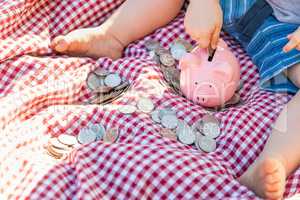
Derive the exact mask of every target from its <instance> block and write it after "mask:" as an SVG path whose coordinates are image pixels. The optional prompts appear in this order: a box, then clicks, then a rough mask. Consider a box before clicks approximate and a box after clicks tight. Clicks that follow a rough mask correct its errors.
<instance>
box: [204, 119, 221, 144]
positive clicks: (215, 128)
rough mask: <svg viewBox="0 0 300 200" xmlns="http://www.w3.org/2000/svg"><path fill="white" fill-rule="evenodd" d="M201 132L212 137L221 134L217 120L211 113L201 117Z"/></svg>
mask: <svg viewBox="0 0 300 200" xmlns="http://www.w3.org/2000/svg"><path fill="white" fill-rule="evenodd" d="M201 133H203V134H204V135H206V136H207V137H210V138H213V139H214V138H217V137H219V136H220V134H221V129H220V123H219V121H218V120H217V119H216V118H215V117H214V116H212V115H205V116H204V117H203V118H202V131H201Z"/></svg>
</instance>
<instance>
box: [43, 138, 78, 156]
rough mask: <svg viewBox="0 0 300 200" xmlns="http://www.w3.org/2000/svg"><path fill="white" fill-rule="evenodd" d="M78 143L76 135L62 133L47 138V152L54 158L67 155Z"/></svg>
mask: <svg viewBox="0 0 300 200" xmlns="http://www.w3.org/2000/svg"><path fill="white" fill-rule="evenodd" d="M77 145H78V142H77V139H76V137H74V136H72V135H67V134H62V135H60V136H58V137H52V138H50V139H49V141H48V144H47V145H46V150H47V153H48V154H49V155H50V156H52V157H53V158H55V159H62V158H65V157H66V155H68V154H69V153H70V152H71V151H72V149H73V148H74V147H75V146H77Z"/></svg>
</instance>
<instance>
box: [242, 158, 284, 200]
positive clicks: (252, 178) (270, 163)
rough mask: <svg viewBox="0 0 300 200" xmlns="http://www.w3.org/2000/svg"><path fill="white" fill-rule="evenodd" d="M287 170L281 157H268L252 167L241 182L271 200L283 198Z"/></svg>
mask: <svg viewBox="0 0 300 200" xmlns="http://www.w3.org/2000/svg"><path fill="white" fill-rule="evenodd" d="M285 179H286V171H285V168H284V164H283V162H282V161H281V160H280V159H273V158H272V159H266V160H264V161H262V162H260V163H258V164H254V165H253V166H252V167H250V168H249V169H248V170H247V171H246V172H245V173H244V174H243V175H242V176H241V177H240V178H239V182H240V183H241V184H243V185H245V186H247V187H248V188H249V189H250V190H252V191H254V192H255V193H256V194H257V195H258V196H260V197H262V198H266V199H271V200H279V199H282V198H283V193H284V189H285Z"/></svg>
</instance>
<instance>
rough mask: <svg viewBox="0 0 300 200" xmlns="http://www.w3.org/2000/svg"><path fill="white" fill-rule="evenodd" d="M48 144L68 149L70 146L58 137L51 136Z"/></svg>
mask: <svg viewBox="0 0 300 200" xmlns="http://www.w3.org/2000/svg"><path fill="white" fill-rule="evenodd" d="M48 145H51V146H54V147H56V148H58V149H68V148H69V147H68V146H67V145H65V144H63V143H61V142H59V141H58V139H57V137H53V138H50V139H49V141H48Z"/></svg>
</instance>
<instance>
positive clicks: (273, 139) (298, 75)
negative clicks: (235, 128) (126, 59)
mask: <svg viewBox="0 0 300 200" xmlns="http://www.w3.org/2000/svg"><path fill="white" fill-rule="evenodd" d="M288 76H289V78H290V79H291V81H293V82H294V83H295V84H297V86H298V87H299V86H300V84H299V83H300V65H299V64H298V65H296V66H294V67H292V68H290V69H289V70H288ZM299 111H300V92H298V93H297V94H296V95H295V96H294V97H293V99H292V100H291V101H290V102H289V103H288V104H287V105H286V106H285V108H284V109H283V111H282V112H281V114H280V115H279V117H278V119H277V121H276V123H275V126H274V129H273V132H272V134H271V135H270V138H269V139H268V141H267V144H266V146H265V148H264V150H263V152H262V153H261V155H260V156H259V158H258V159H257V160H256V161H255V162H254V164H252V165H251V166H250V167H249V169H248V170H247V171H246V172H245V174H243V176H241V177H240V178H239V181H240V182H241V183H242V184H244V185H246V186H247V187H249V188H250V189H252V190H253V191H254V192H255V193H256V194H258V195H259V196H261V197H266V198H267V199H281V198H282V196H283V193H284V189H285V179H286V177H287V176H289V175H290V174H291V173H292V172H293V171H294V170H296V169H297V168H298V167H299V165H300V145H299V142H300V133H299V130H300V123H299V119H300V112H299Z"/></svg>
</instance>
